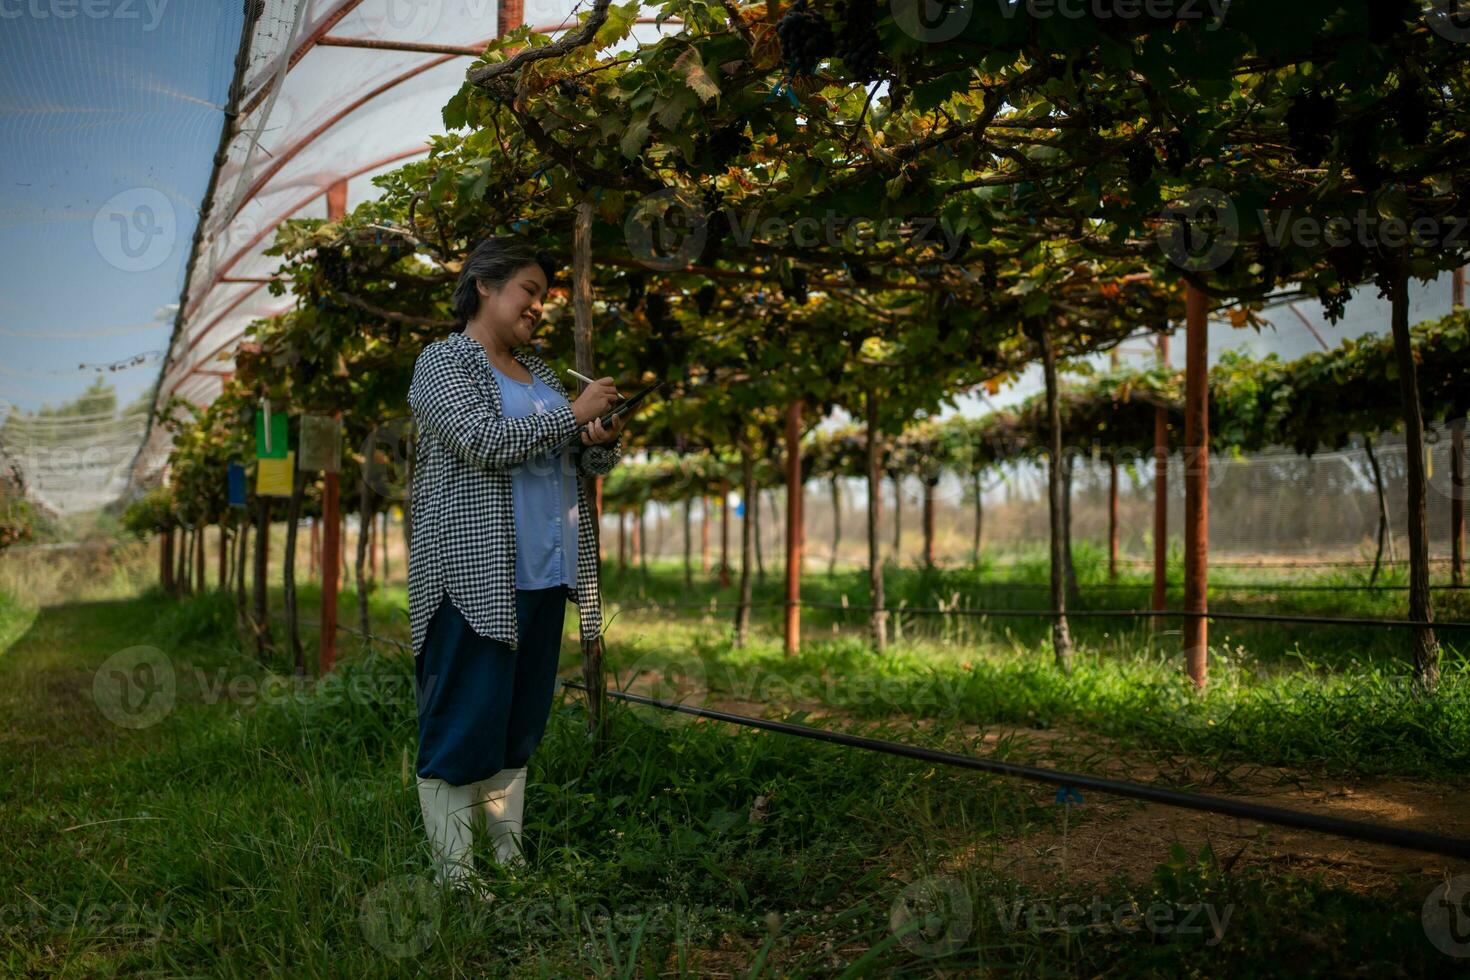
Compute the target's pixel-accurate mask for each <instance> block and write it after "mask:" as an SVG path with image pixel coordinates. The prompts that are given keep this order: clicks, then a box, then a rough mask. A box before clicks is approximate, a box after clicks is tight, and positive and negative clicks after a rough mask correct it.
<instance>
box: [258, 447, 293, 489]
mask: <svg viewBox="0 0 1470 980" xmlns="http://www.w3.org/2000/svg"><path fill="white" fill-rule="evenodd" d="M255 466H256V468H255V494H256V496H259V497H289V496H291V486H292V482H293V480H292V477H293V476H294V475H295V473H296V452H295V450H292V451H291V452H288V453H286V458H285V459H260V460H256V462H255Z"/></svg>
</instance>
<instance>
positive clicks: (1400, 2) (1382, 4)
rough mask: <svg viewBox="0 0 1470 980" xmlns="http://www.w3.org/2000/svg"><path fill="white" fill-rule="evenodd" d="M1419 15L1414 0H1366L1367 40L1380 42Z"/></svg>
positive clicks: (1398, 31)
mask: <svg viewBox="0 0 1470 980" xmlns="http://www.w3.org/2000/svg"><path fill="white" fill-rule="evenodd" d="M1419 15H1420V11H1419V4H1417V3H1415V2H1414V0H1368V40H1369V41H1372V42H1373V43H1374V44H1381V43H1383V42H1384V41H1387V40H1389V39H1390V38H1391V37H1393V36H1394V35H1395V34H1398V33H1400V32H1401V31H1403V29H1404V27H1405V26H1406V25H1407V23H1408V21H1409V20H1410V19H1411V18H1412V19H1417V18H1418V17H1419Z"/></svg>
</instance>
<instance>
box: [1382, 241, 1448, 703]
mask: <svg viewBox="0 0 1470 980" xmlns="http://www.w3.org/2000/svg"><path fill="white" fill-rule="evenodd" d="M1392 292H1393V295H1392V301H1393V314H1392V317H1391V325H1392V330H1393V350H1394V361H1395V362H1396V364H1397V365H1398V372H1399V398H1400V403H1401V405H1402V406H1403V416H1404V449H1405V450H1406V451H1405V453H1404V470H1405V474H1404V475H1405V477H1406V478H1407V479H1406V480H1405V481H1404V482H1405V489H1406V490H1407V491H1408V500H1407V501H1406V505H1407V506H1406V509H1407V510H1408V518H1409V527H1408V531H1409V618H1410V619H1417V620H1420V621H1422V622H1426V623H1428V622H1433V621H1434V608H1433V606H1432V604H1431V602H1430V592H1429V526H1428V525H1429V518H1428V509H1427V502H1426V499H1425V498H1426V493H1425V484H1426V480H1427V474H1426V473H1425V466H1424V410H1423V405H1422V403H1421V402H1420V400H1419V374H1418V368H1417V366H1416V364H1415V361H1414V342H1413V337H1412V336H1411V335H1410V333H1409V270H1408V261H1407V259H1406V258H1401V259H1400V260H1399V262H1398V264H1397V268H1395V269H1394V270H1393V291H1392ZM1412 636H1413V656H1414V680H1415V682H1416V683H1417V684H1418V685H1419V686H1420V688H1421V689H1423V690H1424V691H1433V690H1435V688H1437V687H1438V686H1439V660H1440V648H1439V640H1438V639H1437V638H1436V637H1435V635H1434V627H1433V626H1416V627H1414V629H1413V630H1412Z"/></svg>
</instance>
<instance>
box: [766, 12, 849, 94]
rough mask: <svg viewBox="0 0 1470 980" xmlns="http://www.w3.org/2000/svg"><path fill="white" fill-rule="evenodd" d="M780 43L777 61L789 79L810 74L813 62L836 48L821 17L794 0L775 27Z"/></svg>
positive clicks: (829, 29) (814, 68) (824, 20)
mask: <svg viewBox="0 0 1470 980" xmlns="http://www.w3.org/2000/svg"><path fill="white" fill-rule="evenodd" d="M776 37H777V39H779V40H780V42H781V61H782V62H784V63H785V65H786V71H787V73H788V74H790V75H791V76H792V77H796V76H797V75H810V74H812V72H814V71H815V70H816V67H817V62H819V61H821V60H822V59H823V58H826V57H830V56H831V54H832V52H833V50H834V48H835V47H836V43H837V42H836V38H834V37H833V36H832V25H831V24H828V23H827V18H825V17H823V16H822V15H821V14H817V13H812V12H811V11H810V10H808V9H807V6H806V0H796V2H795V3H793V4H792V5H791V9H790V10H788V11H786V14H785V16H783V17H782V18H781V20H780V22H778V23H777V24H776Z"/></svg>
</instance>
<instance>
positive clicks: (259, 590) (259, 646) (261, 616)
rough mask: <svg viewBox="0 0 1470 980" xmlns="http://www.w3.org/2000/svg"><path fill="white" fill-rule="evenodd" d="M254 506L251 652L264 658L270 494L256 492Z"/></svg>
mask: <svg viewBox="0 0 1470 980" xmlns="http://www.w3.org/2000/svg"><path fill="white" fill-rule="evenodd" d="M255 499H256V506H257V508H258V511H257V517H256V522H255V585H254V588H253V589H252V591H253V593H254V595H253V596H252V602H253V605H254V606H255V616H254V619H253V623H252V627H253V629H254V631H255V655H256V656H257V657H258V658H259V659H260V661H261V662H262V663H264V662H265V656H266V651H267V650H269V649H270V648H271V646H272V645H273V643H274V641H273V640H272V639H271V620H270V594H269V590H270V554H271V498H269V497H263V496H259V495H257V496H256V498H255Z"/></svg>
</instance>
